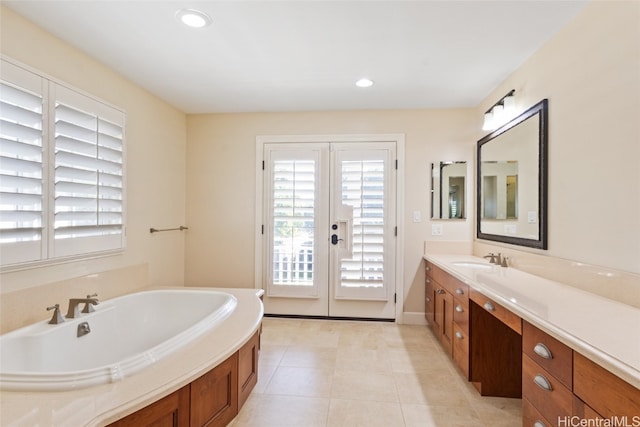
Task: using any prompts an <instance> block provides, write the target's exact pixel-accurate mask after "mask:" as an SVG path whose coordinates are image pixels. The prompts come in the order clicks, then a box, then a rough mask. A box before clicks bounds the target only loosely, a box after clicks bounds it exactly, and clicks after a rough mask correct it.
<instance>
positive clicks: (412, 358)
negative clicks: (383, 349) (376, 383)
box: [388, 348, 451, 373]
mask: <svg viewBox="0 0 640 427" xmlns="http://www.w3.org/2000/svg"><path fill="white" fill-rule="evenodd" d="M388 354H389V360H390V361H391V369H392V370H393V372H403V373H415V372H435V373H438V372H442V371H447V372H451V370H450V368H449V365H451V362H450V361H449V360H447V358H446V357H445V356H444V355H443V354H442V353H441V352H439V351H435V350H407V349H399V348H391V349H389V351H388Z"/></svg>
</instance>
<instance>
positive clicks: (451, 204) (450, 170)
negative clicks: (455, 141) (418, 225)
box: [431, 162, 467, 219]
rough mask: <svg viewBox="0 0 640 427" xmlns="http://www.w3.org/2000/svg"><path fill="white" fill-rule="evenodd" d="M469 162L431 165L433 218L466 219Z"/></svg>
mask: <svg viewBox="0 0 640 427" xmlns="http://www.w3.org/2000/svg"><path fill="white" fill-rule="evenodd" d="M466 178H467V162H440V163H431V218H433V219H464V218H466V217H467V215H466V191H465V189H466Z"/></svg>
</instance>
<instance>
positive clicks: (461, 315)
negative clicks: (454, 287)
mask: <svg viewBox="0 0 640 427" xmlns="http://www.w3.org/2000/svg"><path fill="white" fill-rule="evenodd" d="M453 322H454V323H455V324H456V325H458V326H459V327H460V328H462V330H463V331H464V333H465V334H467V335H468V334H469V305H468V304H467V305H466V306H464V305H463V304H461V303H460V301H458V300H456V299H455V298H454V299H453Z"/></svg>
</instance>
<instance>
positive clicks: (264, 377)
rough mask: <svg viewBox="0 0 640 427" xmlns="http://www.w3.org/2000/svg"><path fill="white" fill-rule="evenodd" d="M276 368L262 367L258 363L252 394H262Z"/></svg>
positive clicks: (271, 366)
mask: <svg viewBox="0 0 640 427" xmlns="http://www.w3.org/2000/svg"><path fill="white" fill-rule="evenodd" d="M276 368H277V366H274V365H263V364H262V363H260V366H258V382H257V383H256V385H255V387H254V388H253V393H264V391H265V389H266V388H267V385H268V384H269V381H271V377H273V374H274V372H275V371H276Z"/></svg>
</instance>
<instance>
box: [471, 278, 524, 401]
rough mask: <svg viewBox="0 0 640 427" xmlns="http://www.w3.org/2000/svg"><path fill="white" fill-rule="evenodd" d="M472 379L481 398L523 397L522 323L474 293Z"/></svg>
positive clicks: (510, 313) (493, 302) (506, 311)
mask: <svg viewBox="0 0 640 427" xmlns="http://www.w3.org/2000/svg"><path fill="white" fill-rule="evenodd" d="M469 315H470V317H469V319H470V320H469V321H470V325H469V333H470V340H469V341H470V346H469V379H470V380H471V382H472V383H473V385H474V387H475V388H476V389H477V390H478V392H479V393H480V394H481V395H482V396H497V397H512V398H519V397H521V396H522V335H521V334H522V319H520V317H518V316H517V315H515V314H513V313H512V312H510V311H509V310H507V309H506V308H505V307H503V306H502V305H500V304H498V303H497V302H496V301H494V300H492V299H490V298H488V297H486V296H485V295H484V294H482V293H480V292H478V291H476V290H475V289H472V290H471V295H470V303H469Z"/></svg>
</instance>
